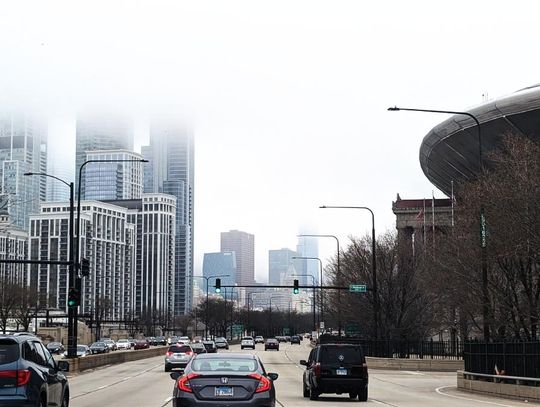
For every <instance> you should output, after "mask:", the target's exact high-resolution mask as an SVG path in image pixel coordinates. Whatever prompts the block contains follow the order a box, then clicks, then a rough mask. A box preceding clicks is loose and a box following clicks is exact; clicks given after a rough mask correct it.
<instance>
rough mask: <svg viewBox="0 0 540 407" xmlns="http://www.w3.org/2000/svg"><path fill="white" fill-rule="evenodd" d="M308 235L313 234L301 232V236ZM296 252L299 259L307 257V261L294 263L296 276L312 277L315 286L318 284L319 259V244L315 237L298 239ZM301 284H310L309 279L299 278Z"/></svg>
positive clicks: (301, 260)
mask: <svg viewBox="0 0 540 407" xmlns="http://www.w3.org/2000/svg"><path fill="white" fill-rule="evenodd" d="M304 233H305V234H310V233H313V232H309V231H306V232H302V233H301V234H304ZM296 251H297V253H298V256H299V257H309V258H310V259H309V260H305V259H300V260H296V261H295V263H294V264H295V267H296V272H297V273H298V274H307V275H310V276H313V279H314V281H315V285H318V284H319V275H320V262H319V261H318V260H317V258H318V257H319V242H318V240H317V238H315V237H300V238H299V239H298V245H297V246H296ZM300 281H301V284H303V285H308V284H311V278H310V277H300Z"/></svg>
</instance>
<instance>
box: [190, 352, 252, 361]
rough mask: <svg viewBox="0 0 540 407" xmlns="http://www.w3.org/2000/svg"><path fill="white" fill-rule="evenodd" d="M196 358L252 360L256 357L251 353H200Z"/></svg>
mask: <svg viewBox="0 0 540 407" xmlns="http://www.w3.org/2000/svg"><path fill="white" fill-rule="evenodd" d="M197 359H248V360H254V359H257V357H256V356H255V355H253V354H251V353H234V352H231V353H201V354H200V355H197Z"/></svg>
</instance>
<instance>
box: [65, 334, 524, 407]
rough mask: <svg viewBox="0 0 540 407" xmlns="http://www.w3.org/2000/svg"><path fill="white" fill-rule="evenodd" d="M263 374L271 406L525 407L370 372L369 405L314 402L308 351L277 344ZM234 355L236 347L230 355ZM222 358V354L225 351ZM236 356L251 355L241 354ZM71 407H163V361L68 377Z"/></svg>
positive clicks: (427, 378) (436, 379) (168, 387)
mask: <svg viewBox="0 0 540 407" xmlns="http://www.w3.org/2000/svg"><path fill="white" fill-rule="evenodd" d="M257 347H258V348H257V349H256V350H255V352H256V353H257V354H258V355H259V356H260V358H261V360H262V361H263V364H264V365H265V368H266V370H267V372H275V373H278V374H279V378H278V380H277V381H276V383H275V385H276V393H277V399H278V403H276V406H281V407H283V406H285V407H297V406H298V407H301V406H313V405H321V406H328V407H331V406H342V405H344V404H345V405H346V404H349V403H357V404H358V405H366V406H391V407H392V406H393V407H418V406H429V407H432V406H436V407H463V406H467V407H490V406H498V407H516V406H524V405H528V404H527V403H525V402H523V401H514V400H506V399H500V398H494V397H486V396H481V395H472V394H469V393H464V392H460V391H458V390H456V375H455V373H428V372H413V371H410V372H408V371H391V370H374V369H370V384H369V400H368V402H367V403H360V402H358V401H351V400H349V398H348V396H347V395H342V396H337V395H326V394H323V395H321V396H320V398H319V400H318V401H310V400H309V399H305V398H304V397H302V372H303V369H304V368H303V367H302V366H300V365H299V364H298V361H299V360H300V359H307V356H308V354H309V350H310V348H309V347H308V344H307V341H303V344H302V345H289V344H281V350H280V351H268V352H265V351H264V348H263V347H262V345H257ZM230 351H234V352H240V349H239V346H231V350H230ZM225 352H226V351H225ZM242 352H253V351H251V350H244V351H242ZM69 383H70V388H71V403H70V405H71V407H95V406H109V407H128V406H129V407H131V406H137V407H139V406H140V407H169V406H172V403H171V402H170V397H171V394H172V389H173V385H174V381H173V380H172V379H171V378H170V377H169V373H165V371H164V365H163V358H162V357H156V358H149V359H144V360H139V361H134V362H128V363H123V364H120V365H115V366H108V367H103V368H100V369H96V370H95V371H92V372H85V373H81V374H78V375H74V376H73V377H70V379H69Z"/></svg>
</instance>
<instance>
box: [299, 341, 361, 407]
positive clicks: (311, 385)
mask: <svg viewBox="0 0 540 407" xmlns="http://www.w3.org/2000/svg"><path fill="white" fill-rule="evenodd" d="M300 364H301V365H304V366H306V370H305V372H304V380H303V387H304V397H309V398H310V399H311V400H316V399H317V398H318V397H319V395H320V394H321V393H337V394H342V393H349V397H350V398H351V399H355V398H357V397H358V399H359V400H360V401H367V399H368V368H367V364H366V358H365V356H364V352H363V351H362V346H360V345H359V344H355V343H344V342H338V340H337V339H336V340H335V343H323V344H320V345H317V346H316V347H315V348H314V349H313V350H312V351H311V353H310V354H309V359H308V360H307V361H306V360H301V361H300Z"/></svg>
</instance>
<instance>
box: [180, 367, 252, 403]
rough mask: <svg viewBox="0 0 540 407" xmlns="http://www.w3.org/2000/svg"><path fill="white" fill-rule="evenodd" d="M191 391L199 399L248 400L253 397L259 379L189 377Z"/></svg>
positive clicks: (221, 376)
mask: <svg viewBox="0 0 540 407" xmlns="http://www.w3.org/2000/svg"><path fill="white" fill-rule="evenodd" d="M189 383H190V385H191V388H192V389H193V392H194V393H195V395H196V396H197V398H198V399H201V400H213V401H216V400H227V401H229V400H236V401H241V400H249V399H251V398H252V397H253V394H254V393H255V390H256V389H257V386H258V384H259V380H258V379H255V378H252V377H249V376H237V375H227V374H226V373H225V372H224V373H223V374H221V375H211V376H208V375H204V376H199V377H195V378H193V379H190V381H189Z"/></svg>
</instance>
